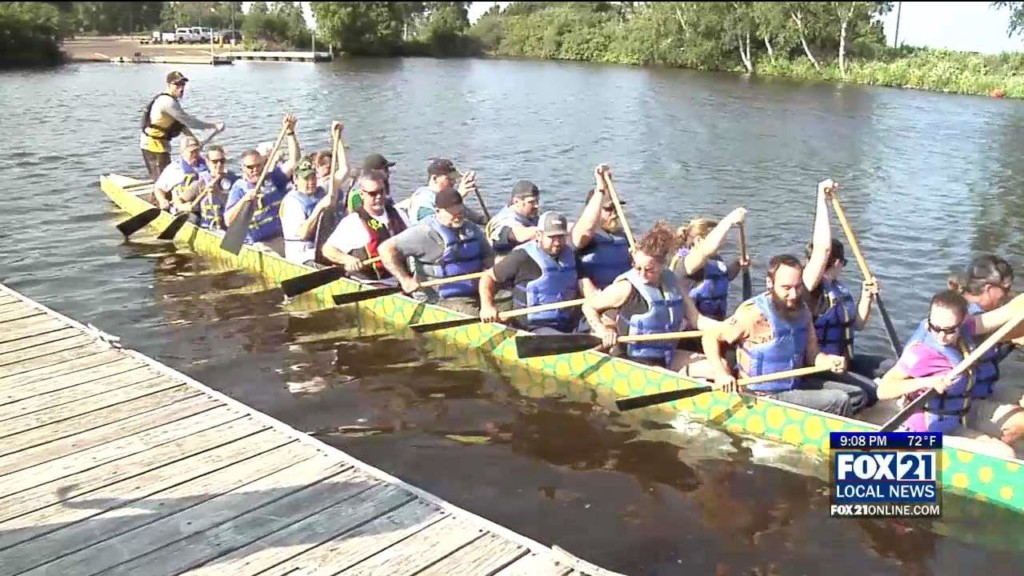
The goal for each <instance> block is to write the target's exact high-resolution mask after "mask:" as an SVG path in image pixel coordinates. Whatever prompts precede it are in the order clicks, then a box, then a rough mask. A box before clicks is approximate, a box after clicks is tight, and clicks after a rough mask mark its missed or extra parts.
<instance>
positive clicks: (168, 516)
mask: <svg viewBox="0 0 1024 576" xmlns="http://www.w3.org/2000/svg"><path fill="white" fill-rule="evenodd" d="M580 528H581V529H586V528H585V527H580ZM100 572H102V573H103V574H125V575H133V576H134V575H142V574H145V575H147V576H158V575H163V574H186V573H187V574H267V575H284V574H325V575H326V574H364V575H365V574H380V575H386V576H399V575H402V574H410V575H411V574H418V575H427V574H437V575H448V574H452V575H467V576H476V575H481V576H482V575H501V576H513V575H523V576H527V575H530V576H533V575H547V574H552V575H554V574H557V575H559V576H562V575H567V574H574V575H575V574H591V575H607V574H611V573H610V572H608V571H606V570H604V569H601V568H599V567H596V566H593V565H591V564H588V563H586V562H584V561H582V560H580V559H578V558H576V557H574V556H571V555H569V554H567V553H565V552H564V551H562V550H561V549H559V548H557V547H554V548H548V547H546V546H544V545H542V544H540V543H537V542H535V541H532V540H529V539H527V538H525V537H523V536H521V535H519V534H516V533H515V532H512V531H510V530H508V529H506V528H504V527H501V526H499V525H497V524H495V523H493V522H490V521H488V520H485V519H483V518H481V517H479V516H476V515H474V514H471V513H469V512H466V511H464V510H461V509H459V508H456V507H455V506H453V505H451V504H449V503H447V502H445V501H443V500H441V499H439V498H437V497H436V496H433V495H432V494H429V493H427V492H425V491H423V490H420V489H418V488H416V487H414V486H411V485H409V484H406V483H404V482H402V481H401V480H399V479H397V478H395V477H393V476H390V475H388V474H386V473H385V472H383V471H381V470H378V469H376V468H373V467H371V466H369V465H367V464H365V463H363V462H361V461H359V460H357V459H355V458H353V457H351V456H349V455H348V454H345V453H344V452H342V451H340V450H337V449H335V448H332V447H330V446H328V445H326V444H324V443H322V442H320V441H318V440H316V439H315V438H312V437H310V436H307V435H305V434H302V433H300V432H298V431H296V430H294V429H292V428H290V427H288V426H286V425H285V424H283V423H281V422H278V421H277V420H274V419H272V418H270V417H269V416H266V415H265V414H261V413H259V412H256V411H255V410H252V409H251V408H248V407H246V406H245V405H243V404H241V403H239V402H237V401H235V400H232V399H231V398H229V397H227V396H225V395H223V394H221V393H219V392H216V391H214V390H211V389H210V388H208V387H206V386H204V385H203V384H200V383H199V382H196V381H195V380H192V379H190V378H188V377H187V376H185V375H183V374H181V373H179V372H176V371H174V370H172V369H171V368H169V367H167V366H164V365H163V364H160V363H159V362H157V361H155V360H153V359H151V358H148V357H146V356H144V355H142V354H140V353H138V352H135V351H133V350H129V349H127V348H123V347H122V346H121V345H120V344H119V343H118V342H117V340H116V338H113V337H110V336H108V335H105V334H103V333H102V332H99V331H97V330H95V329H93V328H92V327H89V326H83V325H82V324H79V323H78V322H75V321H74V320H72V319H70V318H67V317H65V316H63V315H61V314H58V313H56V312H54V311H52V310H49V309H48V308H46V307H44V306H42V305H41V304H38V303H35V302H33V301H31V300H29V299H27V298H25V297H23V296H21V295H20V294H18V293H17V292H14V291H13V290H11V289H9V288H7V287H6V286H3V285H0V574H3V575H12V576H13V575H16V574H25V575H32V576H37V575H43V574H53V575H58V574H59V575H62V576H63V575H72V574H73V575H79V574H80V575H91V574H97V573H100Z"/></svg>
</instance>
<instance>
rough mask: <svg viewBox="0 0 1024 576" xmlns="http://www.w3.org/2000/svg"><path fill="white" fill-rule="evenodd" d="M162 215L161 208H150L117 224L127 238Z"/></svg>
mask: <svg viewBox="0 0 1024 576" xmlns="http://www.w3.org/2000/svg"><path fill="white" fill-rule="evenodd" d="M159 217H160V209H159V208H148V209H146V210H144V211H142V212H139V213H138V214H136V215H135V216H132V217H131V218H129V219H127V220H125V221H124V222H121V223H120V224H118V225H117V229H118V230H120V231H121V234H124V236H125V238H127V237H129V236H131V235H132V234H135V233H136V232H138V231H139V230H142V229H143V228H145V227H146V226H148V225H149V223H150V222H152V221H153V220H156V219H157V218H159Z"/></svg>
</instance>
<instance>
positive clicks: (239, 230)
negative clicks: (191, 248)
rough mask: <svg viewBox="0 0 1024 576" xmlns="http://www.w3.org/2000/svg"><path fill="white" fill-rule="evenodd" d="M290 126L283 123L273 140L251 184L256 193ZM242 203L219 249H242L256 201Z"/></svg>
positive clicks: (261, 186)
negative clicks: (258, 174) (261, 169)
mask: <svg viewBox="0 0 1024 576" xmlns="http://www.w3.org/2000/svg"><path fill="white" fill-rule="evenodd" d="M289 128H290V126H289V125H288V124H285V125H284V126H282V127H281V133H280V134H278V135H277V141H275V142H274V147H273V148H272V149H271V150H270V154H268V155H267V160H266V162H264V164H263V172H262V173H260V177H259V180H257V181H256V185H255V186H253V190H255V191H256V193H257V194H259V193H260V190H261V189H262V188H263V180H264V179H266V177H267V174H269V173H270V170H271V167H272V165H273V163H274V158H275V157H276V156H277V151H278V149H279V148H281V142H283V141H284V137H285V134H287V132H288V130H289ZM240 202H243V203H244V205H243V206H242V210H241V212H240V213H239V214H238V215H237V216H235V219H234V221H233V222H231V225H230V226H228V229H227V232H225V233H224V239H223V240H221V241H220V249H221V250H225V251H227V252H230V253H232V254H234V255H235V256H238V253H239V252H241V251H242V246H243V245H244V244H245V237H246V236H247V235H248V233H249V224H251V223H252V216H253V214H255V213H256V203H255V202H253V201H252V200H240Z"/></svg>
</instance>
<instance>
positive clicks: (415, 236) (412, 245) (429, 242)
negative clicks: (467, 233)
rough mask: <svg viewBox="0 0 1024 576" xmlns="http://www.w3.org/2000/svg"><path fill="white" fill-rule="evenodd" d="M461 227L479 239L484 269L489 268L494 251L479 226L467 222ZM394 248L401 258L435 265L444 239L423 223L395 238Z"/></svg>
mask: <svg viewBox="0 0 1024 576" xmlns="http://www.w3.org/2000/svg"><path fill="white" fill-rule="evenodd" d="M463 226H464V227H467V228H469V229H471V230H473V233H474V234H476V235H478V236H479V237H480V240H481V246H482V249H483V253H484V268H490V267H491V265H492V264H493V262H494V250H493V249H492V248H491V245H490V244H489V243H488V242H487V240H486V238H484V231H483V230H482V229H481V228H480V226H477V225H476V224H474V223H472V222H469V221H467V222H466V223H465V224H463ZM395 246H396V247H397V248H398V252H399V253H400V254H402V256H405V257H406V258H409V259H415V260H419V261H423V262H429V263H431V264H436V263H437V262H438V261H439V260H440V259H441V255H442V254H444V239H443V238H441V235H440V234H438V233H437V231H435V230H434V229H433V228H431V227H430V225H429V224H427V223H425V222H421V223H419V224H417V225H415V226H413V227H411V228H407V229H406V230H405V231H404V232H402V233H401V234H399V235H398V236H395ZM416 272H419V271H418V270H417V271H416Z"/></svg>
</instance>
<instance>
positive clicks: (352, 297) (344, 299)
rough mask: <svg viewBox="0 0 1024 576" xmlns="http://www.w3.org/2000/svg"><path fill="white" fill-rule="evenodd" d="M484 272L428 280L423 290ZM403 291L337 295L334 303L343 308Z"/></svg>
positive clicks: (369, 291) (394, 289)
mask: <svg viewBox="0 0 1024 576" xmlns="http://www.w3.org/2000/svg"><path fill="white" fill-rule="evenodd" d="M483 275H484V273H483V272H473V273H472V274H463V275H461V276H452V277H451V278H438V279H437V280H427V281H426V282H421V283H420V287H421V288H429V287H431V286H441V285H444V284H454V283H455V282H462V281H463V280H475V279H476V278H479V277H481V276H483ZM401 291H402V287H401V286H388V287H386V288H373V289H371V290H361V291H359V292H348V293H345V294H335V295H334V303H335V304H337V305H339V306H341V305H342V304H352V303H353V302H362V301H363V300H372V299H374V298H380V297H381V296H389V295H391V294H398V293H399V292H401Z"/></svg>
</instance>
